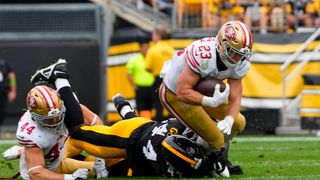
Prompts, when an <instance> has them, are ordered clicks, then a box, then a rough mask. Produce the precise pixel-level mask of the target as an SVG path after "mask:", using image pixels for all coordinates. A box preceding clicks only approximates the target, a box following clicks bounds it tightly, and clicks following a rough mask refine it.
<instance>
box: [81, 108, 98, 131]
mask: <svg viewBox="0 0 320 180" xmlns="http://www.w3.org/2000/svg"><path fill="white" fill-rule="evenodd" d="M80 106H81V110H82V114H83V118H84V123H85V124H86V125H87V126H93V125H103V121H102V119H101V118H100V117H99V116H98V115H97V114H95V113H94V112H92V111H91V110H90V109H89V108H88V107H87V106H85V105H83V104H80Z"/></svg>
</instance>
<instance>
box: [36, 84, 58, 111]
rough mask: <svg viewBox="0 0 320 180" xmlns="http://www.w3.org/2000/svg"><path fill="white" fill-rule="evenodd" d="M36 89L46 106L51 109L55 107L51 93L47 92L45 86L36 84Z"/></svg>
mask: <svg viewBox="0 0 320 180" xmlns="http://www.w3.org/2000/svg"><path fill="white" fill-rule="evenodd" d="M36 89H37V91H38V92H39V93H40V94H41V96H42V97H43V99H44V101H45V103H46V105H47V107H48V108H49V109H50V110H51V109H52V108H53V109H55V104H54V101H53V98H52V96H51V94H50V93H49V90H48V88H47V87H46V86H37V87H36Z"/></svg>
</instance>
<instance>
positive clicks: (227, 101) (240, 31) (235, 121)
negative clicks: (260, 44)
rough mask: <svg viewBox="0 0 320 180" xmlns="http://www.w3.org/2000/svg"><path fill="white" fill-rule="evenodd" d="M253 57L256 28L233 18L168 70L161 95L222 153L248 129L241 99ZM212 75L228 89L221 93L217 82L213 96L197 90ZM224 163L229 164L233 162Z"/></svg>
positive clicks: (187, 50) (181, 53)
mask: <svg viewBox="0 0 320 180" xmlns="http://www.w3.org/2000/svg"><path fill="white" fill-rule="evenodd" d="M251 55H252V35H251V32H250V30H249V29H248V28H247V27H246V26H245V24H243V23H242V22H239V21H229V22H226V23H225V24H223V26H222V27H221V29H220V30H219V32H218V35H217V36H216V37H207V38H203V39H200V40H197V41H194V42H193V43H192V44H190V45H189V46H188V47H187V48H185V49H184V50H181V51H179V52H177V54H176V55H175V56H174V57H173V58H172V60H171V61H167V63H166V64H165V66H164V67H163V69H162V76H164V81H163V84H162V86H161V87H160V93H159V95H160V100H161V102H162V104H163V106H164V107H165V108H166V109H167V110H168V111H169V112H170V113H171V115H173V116H175V117H176V118H177V119H178V120H180V121H181V122H183V123H184V124H185V125H187V126H188V127H189V128H190V129H192V130H193V131H194V132H195V133H197V134H198V135H200V136H201V137H202V138H203V139H205V140H206V141H207V142H208V143H209V144H210V146H211V147H212V148H213V149H215V150H221V152H222V154H224V153H225V152H227V151H226V150H225V148H227V149H228V142H229V140H230V139H231V138H232V137H233V136H234V135H235V134H237V133H240V132H242V131H243V129H244V127H245V122H246V121H245V117H244V116H243V115H242V114H241V113H240V101H241V96H242V78H243V77H244V76H245V75H246V73H247V72H248V70H249V67H250V61H249V58H250V56H251ZM208 76H212V77H215V78H218V79H220V80H224V79H227V80H228V84H226V89H225V90H224V91H223V92H220V85H216V87H215V91H214V94H213V95H212V96H211V97H209V96H204V95H202V94H201V93H199V92H197V91H195V90H194V89H193V88H194V86H195V85H196V84H197V83H198V82H199V81H200V80H201V79H203V78H206V77H208ZM211 116H213V117H214V118H215V120H216V121H217V122H214V121H212V119H211ZM221 163H222V165H223V166H225V165H226V163H227V162H226V161H223V162H221ZM240 170H241V169H240ZM240 173H241V172H240Z"/></svg>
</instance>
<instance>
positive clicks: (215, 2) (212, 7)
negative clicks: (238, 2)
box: [202, 0, 221, 30]
mask: <svg viewBox="0 0 320 180" xmlns="http://www.w3.org/2000/svg"><path fill="white" fill-rule="evenodd" d="M219 2H220V0H205V3H204V4H202V11H203V16H202V17H203V19H202V20H203V23H202V27H204V28H213V29H215V30H218V27H219V25H220V24H221V21H220V16H219Z"/></svg>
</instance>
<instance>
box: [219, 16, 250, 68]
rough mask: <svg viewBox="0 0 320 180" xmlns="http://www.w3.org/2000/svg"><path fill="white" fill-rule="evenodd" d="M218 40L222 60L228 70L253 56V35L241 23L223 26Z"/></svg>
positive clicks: (236, 22)
mask: <svg viewBox="0 0 320 180" xmlns="http://www.w3.org/2000/svg"><path fill="white" fill-rule="evenodd" d="M217 39H218V52H219V54H220V59H221V60H222V62H223V63H224V64H225V65H226V66H227V67H228V68H233V67H235V66H236V64H237V63H238V62H241V61H244V60H248V59H249V58H250V56H251V55H252V34H251V32H250V30H249V29H248V28H247V27H246V25H245V24H243V23H242V22H240V21H228V22H226V23H225V24H223V25H222V27H221V29H220V30H219V32H218V35H217Z"/></svg>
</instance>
